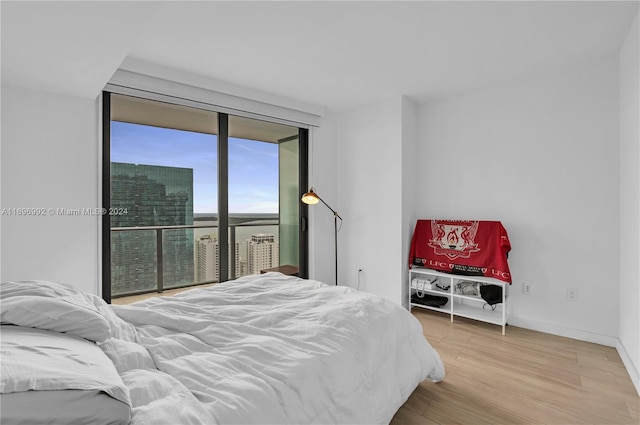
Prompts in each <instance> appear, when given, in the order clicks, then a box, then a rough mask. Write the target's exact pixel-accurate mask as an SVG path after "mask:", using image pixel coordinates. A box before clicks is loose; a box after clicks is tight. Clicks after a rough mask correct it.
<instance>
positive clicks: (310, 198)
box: [301, 187, 342, 285]
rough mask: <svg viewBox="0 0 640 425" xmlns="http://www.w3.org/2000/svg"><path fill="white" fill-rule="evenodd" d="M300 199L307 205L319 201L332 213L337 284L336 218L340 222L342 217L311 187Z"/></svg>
mask: <svg viewBox="0 0 640 425" xmlns="http://www.w3.org/2000/svg"><path fill="white" fill-rule="evenodd" d="M301 200H302V202H304V203H305V204H308V205H314V204H317V203H318V201H320V202H322V203H323V204H324V205H325V206H326V207H327V208H329V209H330V210H331V212H332V213H333V238H334V243H335V260H336V261H335V264H336V285H337V284H338V219H340V222H342V217H340V216H339V215H338V213H337V212H336V210H334V209H333V208H331V207H330V206H329V205H327V203H326V202H324V201H323V200H322V198H321V197H319V196H318V194H317V193H316V192H315V190H314V189H313V188H312V187H311V188H309V191H308V192H307V193H305V194H304V195H302V198H301Z"/></svg>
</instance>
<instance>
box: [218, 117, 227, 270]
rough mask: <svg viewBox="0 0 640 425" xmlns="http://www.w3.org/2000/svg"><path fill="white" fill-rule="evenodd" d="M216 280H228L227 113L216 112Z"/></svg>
mask: <svg viewBox="0 0 640 425" xmlns="http://www.w3.org/2000/svg"><path fill="white" fill-rule="evenodd" d="M218 248H219V250H218V255H219V256H220V262H219V265H220V270H218V281H219V282H224V281H227V280H229V115H227V114H222V113H219V114H218Z"/></svg>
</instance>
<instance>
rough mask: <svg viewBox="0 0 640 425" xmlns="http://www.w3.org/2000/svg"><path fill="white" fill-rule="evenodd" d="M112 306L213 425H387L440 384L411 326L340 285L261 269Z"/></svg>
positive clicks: (394, 309) (404, 317)
mask: <svg viewBox="0 0 640 425" xmlns="http://www.w3.org/2000/svg"><path fill="white" fill-rule="evenodd" d="M111 308H112V311H113V313H114V314H115V315H116V316H117V317H118V318H119V320H121V321H123V322H125V323H128V324H130V325H131V326H132V327H133V328H134V329H135V341H136V343H139V344H140V346H141V347H143V348H144V349H145V350H146V352H147V353H148V354H149V357H150V358H151V360H152V362H153V364H154V365H155V366H156V367H157V368H158V371H157V372H158V373H163V374H165V375H167V376H168V377H171V378H173V379H175V381H176V382H177V383H179V385H180V386H181V388H182V387H184V388H185V389H186V390H187V391H188V393H189V394H191V395H192V396H193V399H194V400H196V401H197V403H198V404H199V405H200V406H202V407H203V408H204V409H205V410H206V412H207V413H208V414H209V415H210V416H211V417H212V418H215V420H216V421H217V422H218V423H221V424H327V423H350V424H374V423H375V424H378V423H388V422H389V420H390V419H391V417H392V416H393V414H394V413H395V411H396V410H397V408H398V407H399V406H400V405H401V404H402V403H403V402H404V401H405V400H406V398H407V397H408V396H409V394H410V393H411V391H413V389H415V387H416V386H417V385H418V383H419V382H421V381H422V380H424V379H425V378H428V377H431V378H433V379H434V380H437V379H439V370H440V365H438V364H437V362H439V361H440V359H439V357H437V353H436V355H435V356H434V355H432V352H433V353H435V351H434V350H433V349H432V348H431V346H430V345H429V344H428V342H427V341H426V339H425V338H424V336H423V335H422V328H421V326H420V324H419V322H418V321H417V320H416V319H415V318H414V317H413V316H412V315H411V314H410V313H409V312H407V311H406V310H405V309H403V308H402V307H400V306H397V305H394V304H392V303H390V302H388V301H386V300H383V299H381V298H379V297H376V296H374V295H371V294H366V293H363V292H359V291H356V290H353V289H351V288H347V287H334V286H329V285H325V284H323V283H320V282H316V281H311V280H303V279H300V278H296V277H291V276H284V275H281V274H279V273H267V274H263V275H257V276H247V277H243V278H240V279H237V280H235V281H230V282H225V283H221V284H218V285H215V286H212V287H208V288H196V289H192V290H189V291H185V292H182V293H179V294H176V295H174V296H173V297H157V298H153V299H150V300H148V301H141V302H138V303H135V304H131V305H129V306H112V307H111ZM416 326H417V327H416ZM398 359H402V362H399V361H398ZM134 360H135V359H134ZM138 360H139V359H138ZM136 361H137V360H136ZM134 363H135V362H134ZM119 370H120V369H119ZM140 370H146V369H136V370H130V371H128V372H125V374H129V373H132V372H135V371H140ZM158 376H159V375H158ZM156 378H157V376H156ZM176 385H177V384H176ZM132 393H134V392H133V391H132ZM135 394H137V392H136V393H135ZM132 397H133V399H135V398H136V397H135V396H132ZM133 403H134V404H136V403H137V401H136V400H133ZM145 405H146V404H145ZM154 406H155V407H156V408H158V409H160V408H162V409H164V408H165V407H160V406H161V405H160V404H157V403H156V404H154ZM140 412H143V410H140ZM144 412H146V414H149V412H148V411H147V410H145V411H144ZM140 415H141V414H139V415H138V416H137V417H139V418H142V417H143V416H140ZM135 418H136V415H134V419H135ZM132 423H133V425H139V424H138V423H136V421H132Z"/></svg>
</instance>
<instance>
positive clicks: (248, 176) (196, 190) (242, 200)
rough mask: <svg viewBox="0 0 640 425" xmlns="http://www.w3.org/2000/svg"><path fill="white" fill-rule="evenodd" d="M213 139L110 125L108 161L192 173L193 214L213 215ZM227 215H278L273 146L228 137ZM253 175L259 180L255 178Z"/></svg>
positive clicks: (215, 201) (215, 193) (275, 149)
mask: <svg viewBox="0 0 640 425" xmlns="http://www.w3.org/2000/svg"><path fill="white" fill-rule="evenodd" d="M217 141H218V137H217V135H212V134H204V133H196V132H191V131H184V130H175V129H167V128H160V127H152V126H146V125H141V124H132V123H125V122H119V121H112V122H111V161H112V162H123V163H131V164H141V165H155V166H167V167H180V168H191V169H193V196H194V200H193V212H194V213H195V214H217V212H218V205H217V204H218V199H217V197H218V186H217V173H218V163H217ZM228 151H229V212H230V213H275V214H277V213H278V208H279V207H278V145H277V144H274V143H266V142H260V141H255V140H248V139H239V138H234V137H229V150H228ZM256 176H260V177H259V178H256Z"/></svg>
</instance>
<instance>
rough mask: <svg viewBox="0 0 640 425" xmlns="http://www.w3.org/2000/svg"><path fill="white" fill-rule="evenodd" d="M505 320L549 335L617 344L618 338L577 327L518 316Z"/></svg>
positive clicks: (609, 344) (604, 343)
mask: <svg viewBox="0 0 640 425" xmlns="http://www.w3.org/2000/svg"><path fill="white" fill-rule="evenodd" d="M507 322H508V323H509V324H510V325H513V326H517V327H519V328H525V329H531V330H532V331H538V332H544V333H547V334H551V335H558V336H564V337H566V338H571V339H577V340H579V341H587V342H593V343H595V344H600V345H606V346H607V347H616V346H617V344H618V338H616V337H612V336H607V335H601V334H597V333H593V332H587V331H581V330H578V329H572V328H565V327H564V326H558V325H554V324H551V323H544V322H537V321H535V320H527V319H520V318H518V317H509V320H507ZM507 329H508V328H507ZM507 333H508V331H507Z"/></svg>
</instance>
